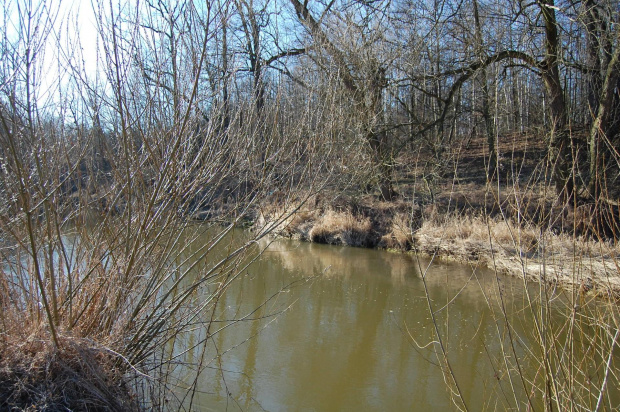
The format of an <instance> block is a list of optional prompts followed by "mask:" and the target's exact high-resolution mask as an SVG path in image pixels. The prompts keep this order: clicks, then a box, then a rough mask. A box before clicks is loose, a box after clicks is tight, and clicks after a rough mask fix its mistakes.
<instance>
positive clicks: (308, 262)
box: [171, 240, 543, 411]
mask: <svg viewBox="0 0 620 412" xmlns="http://www.w3.org/2000/svg"><path fill="white" fill-rule="evenodd" d="M263 246H265V245H263ZM423 276H424V280H425V282H424V281H423ZM425 288H426V290H427V291H428V298H429V299H430V304H431V306H432V308H433V313H434V315H435V322H436V324H437V331H439V333H440V335H441V337H442V344H443V347H444V350H445V353H446V354H447V359H448V361H449V363H450V366H451V368H452V373H453V374H454V376H455V377H456V383H457V385H458V389H459V390H460V391H461V393H462V395H463V399H464V401H465V403H466V405H467V407H468V408H469V410H482V409H491V410H506V409H510V408H516V407H518V408H523V409H525V406H526V404H527V396H525V392H524V390H523V386H524V385H523V383H522V382H521V381H520V379H519V377H518V376H519V375H518V373H517V368H521V369H522V371H523V372H524V374H525V375H527V376H528V378H529V379H530V380H535V379H536V377H537V376H539V375H540V374H541V368H540V365H539V364H537V363H536V362H532V361H528V360H527V359H528V357H527V356H526V355H527V354H528V352H529V351H532V350H534V349H532V348H535V347H536V345H535V344H534V343H535V341H536V339H535V334H534V333H533V329H534V323H533V321H532V320H531V317H530V316H529V315H528V314H529V313H531V311H530V309H529V307H531V306H528V301H527V299H526V297H525V294H524V292H523V290H524V285H523V282H522V281H521V280H518V279H515V278H512V277H506V276H498V277H497V276H495V275H494V274H493V273H492V272H490V271H488V270H486V269H481V268H475V267H471V266H467V265H459V264H449V263H445V262H434V263H433V264H432V265H429V261H428V260H420V259H418V258H416V257H415V256H412V255H407V254H399V253H390V252H387V251H379V250H369V249H360V248H351V247H338V246H327V245H320V244H312V243H300V242H295V241H289V240H278V241H275V242H274V243H272V244H271V245H270V246H269V247H268V248H267V249H266V251H265V252H264V253H263V255H262V256H261V257H260V259H259V260H257V261H256V262H255V263H253V264H252V265H250V266H249V267H248V268H247V269H246V270H244V271H243V272H242V273H241V276H240V277H239V278H238V279H237V280H236V281H235V282H232V284H231V286H230V287H229V289H228V290H227V291H226V293H225V294H224V295H223V296H222V298H221V300H220V301H219V303H218V308H217V311H216V312H217V313H216V317H215V318H214V319H215V322H214V323H213V324H212V328H211V330H210V332H209V333H211V334H213V336H212V338H211V339H210V340H209V341H208V342H209V344H208V345H207V346H206V347H201V346H200V345H198V346H196V348H195V349H193V350H190V351H188V352H187V354H186V355H185V356H186V358H185V360H186V361H188V362H189V363H192V362H194V363H195V362H197V359H200V358H201V357H202V356H203V355H204V359H205V361H204V362H202V363H201V367H202V371H201V373H200V374H199V375H198V376H196V373H195V370H196V369H195V368H185V369H181V370H178V371H175V372H174V373H172V374H171V376H174V380H171V382H173V383H174V385H171V386H172V387H176V388H177V389H175V390H174V392H175V393H176V394H177V395H178V396H179V397H180V398H183V396H185V395H186V393H185V394H184V392H183V388H185V387H187V386H189V385H190V384H191V383H192V382H194V380H195V379H197V384H196V387H197V388H198V391H197V392H196V393H195V394H194V395H193V397H192V396H187V397H185V398H184V399H182V402H183V403H184V404H185V405H186V406H189V405H190V404H191V408H192V410H205V411H210V410H214V411H223V410H231V411H235V410H250V411H254V410H257V411H261V410H268V411H297V410H300V411H301V410H315V411H376V410H385V411H428V410H453V409H456V408H455V406H454V404H453V402H452V400H451V391H450V390H448V385H447V384H446V382H448V383H450V384H451V386H452V388H453V390H455V386H454V384H453V382H452V381H451V380H450V378H448V377H447V374H448V373H449V371H448V369H447V368H446V364H445V363H442V362H441V360H442V359H444V358H443V356H442V355H441V351H440V348H441V346H440V345H439V343H438V341H437V339H436V333H435V326H434V324H433V321H432V318H431V316H430V313H431V312H430V311H429V300H428V299H427V293H426V290H425ZM530 288H534V290H533V293H534V294H535V293H536V290H537V289H536V288H538V286H535V285H534V286H530ZM500 295H501V297H502V300H501V301H500ZM502 307H503V308H504V309H505V312H502V310H501V308H502ZM504 313H506V315H505V316H504ZM507 321H508V322H510V324H511V325H512V327H511V329H510V332H511V333H510V334H509V333H508V329H507V328H506V327H505V325H506V322H507ZM195 333H196V335H195V336H190V337H189V340H188V341H187V342H185V344H186V345H187V346H188V347H193V346H194V344H195V342H197V341H198V340H200V339H201V338H204V336H205V335H204V331H201V330H197V331H196V332H195ZM181 349H183V348H181ZM177 350H178V348H177ZM515 359H520V360H521V361H520V363H519V364H517V363H516V362H514V360H515ZM440 364H441V365H442V366H440ZM442 367H443V369H442ZM442 370H443V372H442ZM528 388H529V386H528ZM531 396H532V398H533V401H532V402H533V404H534V406H537V405H540V403H541V402H542V401H541V399H542V398H543V396H542V394H536V393H535V394H533V395H531Z"/></svg>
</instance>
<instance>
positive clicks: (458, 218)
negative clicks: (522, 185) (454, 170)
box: [256, 186, 620, 299]
mask: <svg viewBox="0 0 620 412" xmlns="http://www.w3.org/2000/svg"><path fill="white" fill-rule="evenodd" d="M466 189H467V190H464V191H462V190H461V191H452V192H447V193H444V194H443V195H439V196H438V197H437V199H436V202H435V203H434V204H426V205H420V204H418V203H416V202H411V201H409V202H407V201H404V200H399V201H395V202H383V201H379V200H377V199H376V198H374V197H372V196H366V197H363V198H359V197H358V198H355V199H352V198H346V197H342V196H340V197H337V198H335V200H334V201H328V200H327V199H330V198H329V197H328V196H325V195H322V196H321V197H315V198H312V199H311V200H310V201H308V202H307V203H306V204H304V205H302V206H299V205H292V204H289V205H284V204H281V203H275V204H272V205H271V206H269V207H267V208H264V209H263V210H262V212H261V213H260V214H259V216H258V218H257V222H256V225H257V227H258V228H261V227H265V226H266V225H267V224H268V223H269V222H271V221H273V220H274V219H276V218H281V217H282V216H284V215H286V214H287V213H290V212H291V211H292V210H296V212H295V213H293V214H291V216H290V217H289V218H288V219H286V220H285V221H284V222H283V223H282V224H281V225H279V226H278V227H277V229H276V231H275V232H274V233H275V234H277V235H278V236H282V237H286V238H292V239H297V240H301V241H308V242H316V243H325V244H333V245H348V246H354V247H367V248H380V249H389V250H394V251H400V252H403V253H413V254H421V255H425V256H428V257H433V258H441V259H447V260H453V261H458V262H460V263H466V264H472V265H483V266H486V267H488V268H491V269H494V270H496V271H497V272H499V273H504V274H508V275H512V276H517V277H520V278H523V279H526V280H528V281H536V282H545V283H547V284H552V285H557V286H560V287H563V288H566V289H573V290H576V291H578V292H579V293H583V294H586V295H588V296H605V297H611V298H613V299H618V298H620V246H619V245H618V243H617V242H616V241H614V240H611V239H603V238H600V237H599V238H598V239H597V237H596V236H593V235H592V234H591V232H590V234H588V230H587V229H588V227H586V226H585V225H584V221H583V220H584V219H583V217H581V218H580V217H579V214H580V211H579V210H578V211H576V212H575V211H573V210H570V209H567V208H566V207H564V208H559V207H555V208H554V206H553V204H552V203H551V202H545V200H544V196H541V195H538V196H537V198H536V199H534V198H533V196H531V194H530V196H529V198H525V197H524V199H525V200H527V202H528V205H529V206H530V207H531V208H533V210H534V212H535V213H537V214H538V220H535V219H532V218H531V216H532V213H529V214H528V213H522V212H523V210H518V209H515V208H514V207H513V206H514V199H515V196H514V193H513V194H512V196H511V195H510V194H503V195H499V196H498V195H497V193H495V196H492V195H493V193H488V192H487V193H486V195H485V194H484V193H482V191H484V190H485V189H484V188H482V187H480V186H477V187H476V186H469V187H468V188H466ZM502 196H503V201H502V202H496V201H495V200H496V199H498V198H502ZM473 198H477V199H479V200H480V199H481V201H478V202H473V201H472V199H473ZM534 200H536V202H537V206H536V207H534V205H533V201H534ZM511 201H512V203H513V205H512V206H510V203H511ZM545 204H547V206H548V207H547V209H548V210H547V211H546V212H545V211H544V210H543V209H544V207H543V206H544V205H545ZM581 214H582V215H583V213H581ZM576 219H581V222H576ZM571 224H572V227H573V229H574V230H573V231H572V233H571V232H570V231H569V230H567V228H570V227H571Z"/></svg>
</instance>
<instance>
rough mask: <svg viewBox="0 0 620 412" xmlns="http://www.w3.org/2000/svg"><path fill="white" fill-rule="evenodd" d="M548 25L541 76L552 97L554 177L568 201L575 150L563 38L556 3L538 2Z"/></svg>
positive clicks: (551, 143) (570, 191)
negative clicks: (561, 55) (562, 61)
mask: <svg viewBox="0 0 620 412" xmlns="http://www.w3.org/2000/svg"><path fill="white" fill-rule="evenodd" d="M538 4H539V6H540V9H541V12H542V16H543V20H544V23H545V60H544V61H543V63H542V65H541V68H542V77H543V81H544V84H545V91H546V93H547V96H548V98H549V117H550V121H551V130H550V136H549V160H550V162H551V165H552V178H553V181H554V183H555V188H556V191H557V193H558V194H562V195H563V200H564V201H568V200H569V199H570V198H571V197H572V196H573V193H574V184H573V180H572V176H571V172H572V167H573V162H572V157H573V156H572V147H571V134H570V131H569V130H568V114H567V110H566V101H565V98H564V90H563V88H562V82H561V80H560V69H559V50H560V36H559V33H558V24H557V20H556V16H555V4H554V0H539V1H538Z"/></svg>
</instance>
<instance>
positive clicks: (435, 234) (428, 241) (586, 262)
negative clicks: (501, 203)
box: [415, 216, 620, 295]
mask: <svg viewBox="0 0 620 412" xmlns="http://www.w3.org/2000/svg"><path fill="white" fill-rule="evenodd" d="M415 244H416V248H417V250H418V251H419V252H422V253H424V254H427V255H433V256H444V257H450V258H453V259H456V260H459V261H463V262H482V263H483V264H485V265H486V266H489V267H491V268H494V269H496V270H499V271H500V272H504V273H508V274H511V275H516V276H521V277H524V278H527V279H531V280H537V281H540V280H542V281H545V282H551V283H558V284H561V285H565V286H568V285H573V286H578V287H580V288H582V290H585V291H590V290H593V291H594V292H595V293H598V294H603V295H608V294H613V295H617V294H618V293H619V292H620V276H619V273H620V270H619V266H618V264H619V258H620V247H618V245H617V244H615V243H613V242H601V241H596V240H593V239H591V238H587V237H584V236H580V237H575V236H572V235H569V234H566V233H561V232H560V233H555V232H553V231H549V230H546V231H543V230H541V229H539V228H536V227H532V226H527V225H523V226H519V225H518V224H515V223H513V222H511V221H509V220H508V221H506V220H502V219H498V218H496V219H490V218H489V219H484V218H480V217H470V216H451V217H447V218H445V219H443V220H442V221H441V222H438V221H437V220H433V219H429V220H425V221H424V223H423V224H422V227H421V228H420V229H419V230H418V231H417V232H416V233H415Z"/></svg>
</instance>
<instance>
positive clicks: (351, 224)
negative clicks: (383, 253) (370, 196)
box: [309, 210, 372, 246]
mask: <svg viewBox="0 0 620 412" xmlns="http://www.w3.org/2000/svg"><path fill="white" fill-rule="evenodd" d="M371 231H372V224H371V222H370V219H369V218H363V217H357V216H353V214H352V213H351V212H348V211H344V212H338V211H335V210H328V211H327V212H326V213H325V214H323V215H322V216H321V217H320V218H319V220H318V221H317V222H316V224H315V225H314V226H313V227H312V229H311V230H310V233H309V237H310V239H311V240H312V241H313V242H317V243H327V244H332V245H338V244H344V245H348V246H369V245H370V242H371V236H372V234H371Z"/></svg>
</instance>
